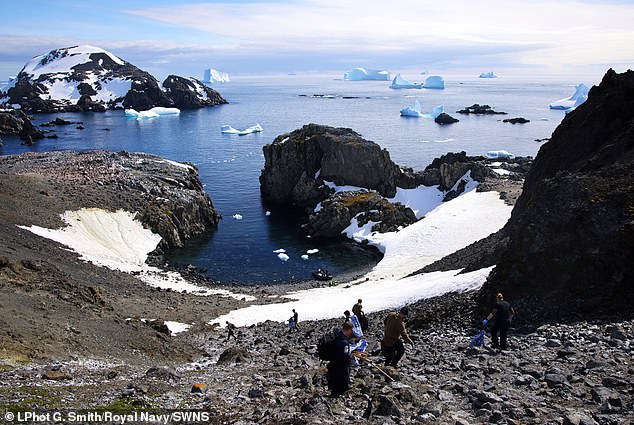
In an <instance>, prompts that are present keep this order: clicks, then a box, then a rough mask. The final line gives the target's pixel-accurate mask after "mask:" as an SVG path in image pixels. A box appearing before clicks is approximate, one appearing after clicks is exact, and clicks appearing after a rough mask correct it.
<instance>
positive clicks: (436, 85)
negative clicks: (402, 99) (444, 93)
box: [423, 75, 445, 89]
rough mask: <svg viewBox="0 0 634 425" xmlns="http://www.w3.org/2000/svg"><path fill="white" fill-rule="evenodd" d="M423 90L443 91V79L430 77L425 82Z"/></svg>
mask: <svg viewBox="0 0 634 425" xmlns="http://www.w3.org/2000/svg"><path fill="white" fill-rule="evenodd" d="M423 88H424V89H444V88H445V79H444V78H442V77H441V76H440V75H430V76H429V77H427V80H425V85H424V86H423Z"/></svg>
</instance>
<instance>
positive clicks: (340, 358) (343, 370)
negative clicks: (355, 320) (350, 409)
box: [327, 322, 352, 397]
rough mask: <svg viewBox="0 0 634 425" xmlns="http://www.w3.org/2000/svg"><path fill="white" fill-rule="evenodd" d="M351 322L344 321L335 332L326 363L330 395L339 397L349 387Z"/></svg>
mask: <svg viewBox="0 0 634 425" xmlns="http://www.w3.org/2000/svg"><path fill="white" fill-rule="evenodd" d="M351 335H352V323H350V322H344V323H343V324H342V325H341V329H339V330H338V331H337V332H336V336H335V344H334V349H333V356H332V360H331V361H330V363H328V366H327V368H328V389H330V396H331V397H339V396H340V395H342V394H343V393H345V392H346V391H348V389H349V388H350V344H349V343H348V338H350V336H351Z"/></svg>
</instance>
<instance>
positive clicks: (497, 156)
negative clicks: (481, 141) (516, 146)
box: [487, 151, 515, 159]
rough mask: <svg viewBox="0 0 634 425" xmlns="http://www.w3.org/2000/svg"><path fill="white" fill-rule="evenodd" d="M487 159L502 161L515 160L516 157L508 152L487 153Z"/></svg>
mask: <svg viewBox="0 0 634 425" xmlns="http://www.w3.org/2000/svg"><path fill="white" fill-rule="evenodd" d="M487 158H491V159H501V158H507V159H514V158H515V155H513V154H512V153H510V152H507V151H488V152H487Z"/></svg>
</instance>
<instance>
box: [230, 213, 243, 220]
mask: <svg viewBox="0 0 634 425" xmlns="http://www.w3.org/2000/svg"><path fill="white" fill-rule="evenodd" d="M231 217H233V218H235V219H236V220H242V214H234V215H232V216H231Z"/></svg>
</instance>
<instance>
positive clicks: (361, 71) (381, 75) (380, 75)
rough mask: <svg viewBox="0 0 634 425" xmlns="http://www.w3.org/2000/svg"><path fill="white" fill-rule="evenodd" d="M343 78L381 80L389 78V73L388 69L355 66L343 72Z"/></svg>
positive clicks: (349, 79)
mask: <svg viewBox="0 0 634 425" xmlns="http://www.w3.org/2000/svg"><path fill="white" fill-rule="evenodd" d="M343 79H344V80H346V81H363V80H383V81H387V80H389V79H390V73H389V72H388V71H379V70H376V69H369V68H355V69H353V70H351V71H348V72H346V73H344V74H343Z"/></svg>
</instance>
